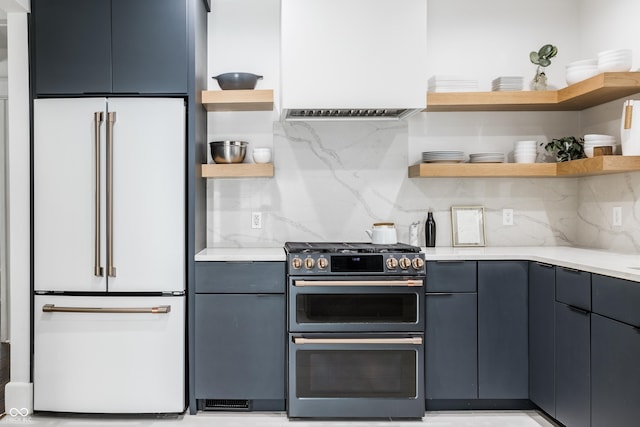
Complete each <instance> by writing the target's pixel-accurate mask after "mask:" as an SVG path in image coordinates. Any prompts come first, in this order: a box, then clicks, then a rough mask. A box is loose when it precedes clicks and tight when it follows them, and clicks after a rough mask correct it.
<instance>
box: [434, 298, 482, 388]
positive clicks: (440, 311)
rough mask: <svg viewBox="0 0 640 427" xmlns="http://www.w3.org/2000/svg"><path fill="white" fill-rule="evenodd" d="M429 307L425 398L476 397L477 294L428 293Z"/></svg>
mask: <svg viewBox="0 0 640 427" xmlns="http://www.w3.org/2000/svg"><path fill="white" fill-rule="evenodd" d="M426 310H427V316H426V318H427V327H426V333H425V364H426V371H425V372H426V373H425V377H426V378H425V384H426V398H427V399H477V398H478V346H477V344H478V335H477V320H478V318H477V294H475V293H469V294H465V293H460V294H427V303H426Z"/></svg>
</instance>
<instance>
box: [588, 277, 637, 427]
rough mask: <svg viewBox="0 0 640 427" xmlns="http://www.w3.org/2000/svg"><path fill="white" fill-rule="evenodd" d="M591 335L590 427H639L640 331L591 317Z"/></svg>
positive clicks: (606, 319)
mask: <svg viewBox="0 0 640 427" xmlns="http://www.w3.org/2000/svg"><path fill="white" fill-rule="evenodd" d="M635 286H640V285H637V284H636V285H635ZM591 334H592V339H591V426H592V427H612V426H615V427H632V426H633V427H636V426H638V425H640V366H639V363H640V329H639V328H636V327H634V326H631V325H628V324H626V323H622V322H619V321H616V320H612V319H608V318H606V317H603V316H600V315H597V314H592V315H591Z"/></svg>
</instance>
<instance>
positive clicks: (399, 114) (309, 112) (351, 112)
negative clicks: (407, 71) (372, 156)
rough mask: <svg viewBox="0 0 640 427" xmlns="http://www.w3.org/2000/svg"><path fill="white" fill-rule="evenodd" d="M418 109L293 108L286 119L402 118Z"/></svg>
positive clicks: (288, 111) (287, 112) (287, 113)
mask: <svg viewBox="0 0 640 427" xmlns="http://www.w3.org/2000/svg"><path fill="white" fill-rule="evenodd" d="M414 112H416V110H412V109H408V108H400V109H341V110H333V109H291V110H287V111H286V115H285V120H349V119H350V120H353V119H361V120H400V119H404V118H405V117H408V116H409V115H411V114H413V113H414Z"/></svg>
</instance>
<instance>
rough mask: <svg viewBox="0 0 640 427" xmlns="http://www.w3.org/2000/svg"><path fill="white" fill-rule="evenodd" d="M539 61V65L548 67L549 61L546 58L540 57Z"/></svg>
mask: <svg viewBox="0 0 640 427" xmlns="http://www.w3.org/2000/svg"><path fill="white" fill-rule="evenodd" d="M539 63H540V66H541V67H548V66H549V65H551V61H549V60H548V59H547V58H540V62H539Z"/></svg>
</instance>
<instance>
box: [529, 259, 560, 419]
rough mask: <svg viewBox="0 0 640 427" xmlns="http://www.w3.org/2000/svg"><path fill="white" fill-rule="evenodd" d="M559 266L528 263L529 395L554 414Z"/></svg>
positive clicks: (533, 400) (537, 403) (548, 412)
mask: <svg viewBox="0 0 640 427" xmlns="http://www.w3.org/2000/svg"><path fill="white" fill-rule="evenodd" d="M555 284H556V267H555V266H553V265H548V264H541V263H538V262H531V263H529V399H531V401H532V402H533V403H535V404H536V405H538V406H539V407H540V408H541V409H542V410H543V411H545V412H546V413H547V414H549V415H551V416H552V417H555V413H556V406H555V385H554V376H555V358H554V353H555V338H554V337H555V310H554V305H555Z"/></svg>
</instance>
